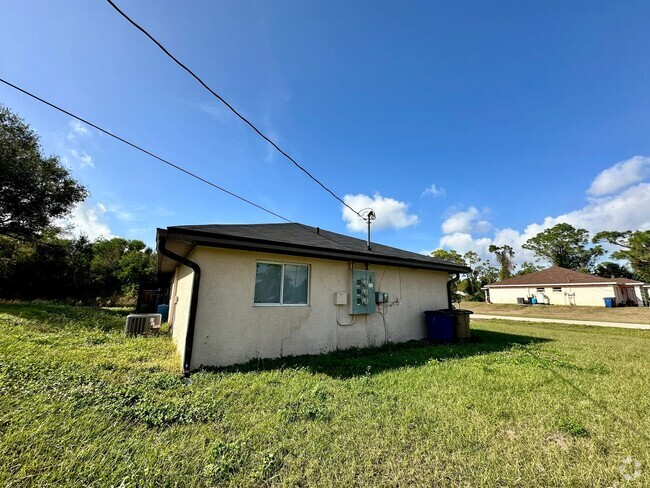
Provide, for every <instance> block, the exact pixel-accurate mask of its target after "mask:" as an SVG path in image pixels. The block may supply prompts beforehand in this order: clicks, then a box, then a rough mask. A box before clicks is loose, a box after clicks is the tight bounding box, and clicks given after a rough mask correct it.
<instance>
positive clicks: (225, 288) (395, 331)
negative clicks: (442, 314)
mask: <svg viewBox="0 0 650 488" xmlns="http://www.w3.org/2000/svg"><path fill="white" fill-rule="evenodd" d="M156 242H157V249H158V264H157V266H158V275H159V279H160V280H161V281H166V282H168V283H170V284H171V290H170V310H169V321H170V323H171V326H172V335H173V338H174V340H175V342H176V344H177V347H178V349H179V351H180V353H181V354H182V357H183V372H184V373H186V374H188V373H189V372H190V371H191V370H194V369H197V368H199V367H200V366H226V365H231V364H237V363H241V362H245V361H248V360H251V359H254V358H276V357H281V356H288V355H298V354H317V353H322V352H327V351H333V350H337V349H345V348H350V347H365V346H374V345H380V344H383V343H385V342H387V341H391V342H400V341H408V340H412V339H421V338H423V337H425V336H426V332H425V331H426V327H425V322H424V314H423V312H424V311H425V310H437V309H443V308H448V307H451V302H450V293H449V285H448V283H449V282H450V281H453V280H449V274H450V273H452V274H458V273H466V272H468V271H469V270H470V269H469V268H468V267H466V266H460V265H457V264H454V263H450V262H447V261H442V260H439V259H434V258H432V257H428V256H424V255H421V254H416V253H412V252H408V251H404V250H401V249H396V248H393V247H389V246H383V245H380V244H375V243H372V244H371V245H368V244H367V242H366V241H364V240H360V239H355V238H352V237H348V236H345V235H341V234H336V233H334V232H328V231H325V230H322V229H319V228H318V227H309V226H306V225H302V224H297V223H296V224H294V223H292V224H257V225H189V226H178V227H168V228H167V229H158V230H157V236H156ZM456 278H457V277H456Z"/></svg>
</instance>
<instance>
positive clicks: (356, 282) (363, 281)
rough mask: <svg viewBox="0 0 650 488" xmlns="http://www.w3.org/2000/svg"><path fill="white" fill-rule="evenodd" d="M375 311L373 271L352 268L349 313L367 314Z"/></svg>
mask: <svg viewBox="0 0 650 488" xmlns="http://www.w3.org/2000/svg"><path fill="white" fill-rule="evenodd" d="M375 311H376V307H375V272H374V271H366V270H363V269H353V270H352V296H351V297H350V314H351V315H367V314H369V313H375Z"/></svg>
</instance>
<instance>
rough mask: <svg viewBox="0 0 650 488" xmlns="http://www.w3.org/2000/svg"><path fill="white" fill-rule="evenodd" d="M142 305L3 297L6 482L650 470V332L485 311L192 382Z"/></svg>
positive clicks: (481, 477) (575, 475) (1, 459)
mask: <svg viewBox="0 0 650 488" xmlns="http://www.w3.org/2000/svg"><path fill="white" fill-rule="evenodd" d="M126 313H127V312H126V311H117V312H115V311H112V310H102V309H90V308H81V307H77V308H72V307H66V306H58V305H51V304H0V485H1V486H9V487H24V486H39V487H40V486H79V487H82V486H83V487H85V486H133V487H149V486H151V487H154V486H156V487H158V486H197V487H202V486H206V487H208V486H296V485H301V486H405V485H406V486H410V485H414V486H423V485H426V486H623V484H624V483H627V482H626V480H625V478H623V475H622V473H621V470H620V466H621V465H622V464H623V463H625V462H626V461H625V460H626V459H630V460H631V461H630V462H631V463H632V464H633V465H635V466H636V464H635V463H636V462H637V461H638V463H640V466H641V468H640V469H641V474H640V477H639V478H638V479H635V481H634V483H636V484H637V485H638V486H644V485H648V484H650V478H648V475H649V473H648V471H647V470H646V467H647V466H650V454H649V453H650V441H649V437H648V434H647V433H648V432H649V431H650V419H649V416H648V415H647V412H648V411H650V399H649V398H648V395H647V385H648V384H650V364H649V362H648V359H647V358H648V357H650V355H649V354H648V353H649V352H650V335H649V334H648V333H647V332H645V331H634V330H621V329H607V328H589V327H584V326H564V325H560V324H555V325H553V324H527V323H508V322H504V321H490V322H485V323H480V322H478V321H473V323H472V325H473V331H474V336H475V337H476V338H477V342H474V343H469V344H463V345H446V346H435V347H432V346H429V345H426V344H423V343H419V342H413V343H409V344H403V345H394V344H393V345H387V346H384V347H380V348H373V349H356V350H351V351H339V352H335V353H332V354H326V355H322V356H300V357H295V358H280V359H277V360H264V361H254V362H251V363H248V364H245V365H238V366H233V367H230V368H222V369H204V370H201V371H198V372H196V373H194V374H193V375H192V377H191V380H190V381H184V380H181V378H180V376H179V371H180V359H179V357H178V354H177V352H176V350H175V347H174V344H173V343H172V341H171V339H170V338H169V336H166V335H161V336H158V337H125V336H124V335H123V327H124V318H125V315H126ZM628 464H629V463H628ZM635 469H636V468H635ZM626 486H627V485H626ZM630 486H632V484H630Z"/></svg>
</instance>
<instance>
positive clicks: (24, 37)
mask: <svg viewBox="0 0 650 488" xmlns="http://www.w3.org/2000/svg"><path fill="white" fill-rule="evenodd" d="M118 5H120V7H121V8H123V9H124V10H125V11H126V12H127V13H128V14H129V15H131V16H132V17H133V18H134V19H135V20H136V21H138V22H140V23H141V24H142V25H143V26H144V27H145V28H147V29H148V30H149V31H150V32H151V33H152V34H153V35H154V36H156V37H157V38H158V39H159V40H160V41H161V42H163V44H165V45H166V46H167V47H168V48H169V49H170V50H171V51H172V52H173V53H174V54H175V55H177V56H178V57H179V58H180V59H181V60H183V61H184V62H185V63H186V64H188V65H189V66H190V67H192V68H193V69H194V70H195V71H196V72H197V73H198V74H199V75H200V76H202V77H203V78H204V79H205V80H206V81H207V82H208V83H209V84H210V85H211V86H212V87H213V88H215V89H216V90H217V91H218V92H219V93H221V94H222V95H223V96H224V97H225V98H226V99H228V100H229V101H230V102H231V103H232V104H233V105H234V106H235V107H237V108H238V109H239V110H240V111H241V112H242V113H243V114H245V115H246V116H247V117H249V118H250V119H251V120H252V121H253V122H254V123H256V124H257V125H258V126H259V127H260V128H261V129H262V130H263V131H264V132H266V133H267V134H269V135H270V136H271V137H272V138H274V139H275V140H276V141H277V142H278V143H279V144H280V146H282V147H283V148H285V149H286V150H287V151H288V152H289V153H290V154H292V155H293V156H294V157H295V158H296V159H297V160H298V161H300V162H301V163H302V164H304V165H305V166H306V167H307V168H308V169H309V170H310V171H312V172H313V173H314V174H315V175H316V176H317V177H319V178H320V179H321V180H323V181H324V182H325V183H326V184H327V185H328V186H329V187H330V188H332V189H333V190H334V191H335V192H336V193H337V194H339V195H341V196H347V201H349V202H350V203H351V204H352V206H353V207H355V208H360V207H361V206H364V207H365V206H372V207H373V208H375V210H376V212H377V214H378V221H377V223H376V225H375V227H376V229H375V231H374V232H373V237H374V239H375V240H377V241H379V242H382V243H385V244H389V245H394V246H398V247H402V248H405V249H410V250H413V251H416V252H421V251H426V250H431V249H435V248H437V247H440V246H445V247H448V248H449V247H452V248H456V249H458V250H459V251H461V252H462V251H466V250H470V249H473V250H476V251H478V252H479V253H480V254H481V255H483V256H487V247H488V246H489V244H491V243H496V244H504V243H509V244H511V245H514V246H515V248H516V251H517V260H519V261H521V260H524V259H527V258H528V257H529V256H527V255H526V253H525V252H522V251H521V249H520V247H519V246H520V244H521V243H522V242H523V241H524V240H525V239H526V238H528V237H530V236H532V235H534V234H535V233H537V232H539V231H540V230H542V229H543V228H545V227H548V226H550V225H553V224H554V223H557V222H560V221H567V222H569V223H572V224H573V225H576V226H580V227H584V228H587V229H589V230H590V231H592V232H596V231H599V230H603V229H620V230H624V229H628V228H631V229H637V228H638V229H648V228H650V210H649V209H650V184H649V183H648V181H650V158H648V157H647V156H648V155H650V137H648V136H649V128H650V91H649V90H648V86H650V57H649V56H648V55H647V53H648V52H650V31H649V30H648V29H647V19H648V18H650V4H649V3H647V2H643V1H630V2H625V3H612V2H604V1H603V2H445V3H439V2H410V3H409V2H338V1H329V2H313V1H308V2H297V1H294V2H288V1H273V2H268V1H267V2H261V1H259V2H255V1H231V2H208V1H203V2H200V1H195V2H154V1H137V2H136V1H125V0H123V1H120V2H118ZM0 14H1V16H2V18H3V28H2V29H1V30H0V45H1V46H2V49H1V50H0V76H1V77H3V78H5V79H7V80H8V81H11V82H13V83H15V84H18V85H20V86H22V87H24V88H26V89H28V90H30V91H33V92H34V93H36V94H38V95H40V96H42V97H44V98H46V99H49V100H51V101H53V102H55V103H58V104H60V105H61V106H63V107H65V108H67V109H69V110H71V111H73V112H76V113H78V114H80V115H82V116H85V117H87V118H88V119H90V120H92V121H95V122H96V123H98V124H99V125H101V126H104V127H106V128H108V129H110V130H112V131H114V132H115V133H117V134H119V135H121V136H123V137H126V138H127V139H130V140H132V141H134V142H136V143H138V144H140V145H142V146H144V147H146V148H148V149H151V150H153V151H154V152H156V153H158V154H160V155H161V156H163V157H165V158H168V159H170V160H172V161H174V162H176V163H178V164H181V165H183V166H185V167H187V168H188V169H191V170H193V171H196V172H197V173H199V174H200V175H202V176H204V177H205V178H208V179H211V180H213V181H215V182H216V183H218V184H220V185H222V186H224V187H226V188H228V189H229V190H231V191H234V192H236V193H239V194H241V195H242V196H244V197H246V198H249V199H251V200H253V201H255V202H258V203H260V204H261V205H264V206H266V207H268V208H270V209H271V210H273V211H275V212H277V213H279V214H282V215H284V216H286V217H287V218H289V219H291V220H296V221H300V222H303V223H306V224H310V225H314V226H320V227H322V228H327V229H330V230H333V231H336V232H342V233H346V234H352V235H357V236H359V237H363V225H359V224H363V222H362V221H358V220H351V221H350V220H346V218H345V217H346V215H345V213H344V212H343V209H342V206H341V204H340V203H338V202H337V201H336V200H334V199H333V198H332V197H331V196H329V195H328V194H326V193H325V192H324V191H322V190H321V189H320V188H319V187H318V186H316V185H315V184H314V183H313V182H311V181H310V180H309V179H307V178H306V177H305V176H304V175H303V174H302V173H301V172H299V171H298V170H297V169H296V168H295V167H293V166H292V165H291V164H290V163H289V162H288V161H286V160H285V159H283V158H282V157H281V156H280V155H278V154H277V153H274V152H273V151H272V150H271V149H270V147H269V146H268V144H267V143H265V142H264V141H263V140H261V139H260V138H259V137H257V136H256V135H254V134H253V133H252V132H251V131H250V129H248V128H247V127H246V126H244V124H243V123H242V122H241V121H239V120H238V119H236V118H235V117H234V115H232V114H231V113H229V112H227V111H226V110H225V109H224V108H223V107H222V106H221V105H220V104H219V103H218V102H217V101H216V100H215V99H214V98H212V97H211V96H210V95H209V94H208V93H207V92H205V91H204V90H203V89H202V88H201V87H199V86H198V85H197V83H196V82H195V81H194V80H192V79H191V78H190V77H189V76H188V75H187V74H186V73H184V72H183V71H181V70H180V68H178V67H177V66H176V65H174V64H173V63H172V62H171V61H170V60H169V59H168V58H167V57H165V56H164V55H163V54H162V53H161V52H160V51H159V50H158V49H157V48H156V47H155V46H154V45H153V44H152V43H151V42H150V41H148V40H147V39H146V38H145V37H144V36H143V35H142V34H140V33H139V32H137V31H136V30H135V29H134V28H133V27H132V26H130V25H129V24H127V23H126V21H125V20H124V19H122V18H121V17H120V16H119V15H118V14H117V13H116V12H115V11H114V10H113V9H112V8H111V7H110V6H109V5H108V3H106V2H102V1H95V2H88V1H61V2H37V1H27V0H25V1H7V2H3V3H2V5H1V6H0ZM0 102H2V103H4V104H6V105H7V106H9V107H10V108H12V109H13V110H14V111H15V112H17V113H19V114H20V115H21V116H22V117H24V118H25V119H26V120H27V122H28V123H30V124H31V125H32V126H33V127H34V128H35V129H36V130H37V132H38V133H39V134H40V136H41V139H42V144H43V148H44V150H45V151H46V152H47V153H52V154H58V155H59V156H61V157H62V158H63V159H64V161H66V164H68V165H69V166H70V167H71V168H72V171H73V172H74V175H75V176H76V177H77V178H78V179H79V180H81V181H82V182H83V183H84V184H85V185H87V187H88V189H89V190H90V192H91V197H90V199H89V200H88V201H87V202H86V203H84V204H83V205H81V206H80V207H79V208H78V209H76V210H75V212H74V214H73V216H72V218H71V221H72V222H73V223H75V224H76V226H77V232H79V231H83V232H86V233H87V234H89V235H90V236H91V237H96V236H97V235H100V234H103V235H105V236H110V235H120V236H125V237H129V238H140V239H143V240H145V241H146V242H148V243H149V244H153V241H154V236H155V228H156V227H167V226H170V225H178V224H202V223H222V222H223V223H226V222H227V223H257V222H271V221H275V220H276V219H274V218H273V217H270V216H268V215H266V214H264V213H262V212H260V211H259V210H257V209H255V208H252V207H248V206H246V205H245V204H243V203H241V202H238V201H237V200H234V199H232V198H231V197H228V196H226V195H223V194H220V193H218V192H217V191H215V190H214V189H211V188H209V187H207V186H205V185H203V184H201V183H199V182H196V181H194V180H191V179H189V178H187V177H186V176H184V175H182V174H179V173H176V172H174V171H173V170H171V169H169V168H166V167H163V166H161V165H160V163H158V162H156V161H154V160H151V159H149V158H147V157H146V156H144V155H141V154H139V153H137V152H134V151H133V150H132V149H130V148H128V147H125V146H123V145H121V144H120V143H117V142H115V141H113V140H111V139H110V138H108V137H106V136H102V135H101V134H99V133H97V132H96V131H94V130H92V129H88V128H84V127H83V126H79V125H77V124H74V123H73V122H72V120H71V119H70V118H69V117H66V116H64V115H61V114H58V113H56V112H54V111H52V110H51V109H50V108H48V107H45V106H42V105H39V103H38V102H35V101H33V100H30V99H28V98H26V97H25V96H24V95H21V94H19V93H17V92H14V91H12V89H11V88H9V87H6V86H0ZM427 189H429V191H427Z"/></svg>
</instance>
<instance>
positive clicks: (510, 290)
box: [484, 266, 643, 306]
mask: <svg viewBox="0 0 650 488" xmlns="http://www.w3.org/2000/svg"><path fill="white" fill-rule="evenodd" d="M642 286H643V282H641V281H637V280H632V279H627V278H603V277H602V276H594V275H590V274H587V273H580V272H578V271H573V270H571V269H566V268H560V267H557V266H554V267H551V268H548V269H543V270H541V271H536V272H534V273H529V274H525V275H522V276H515V277H514V278H510V279H507V280H503V281H499V282H497V283H492V284H489V285H487V286H486V287H485V288H484V289H485V290H486V298H487V299H488V301H490V302H491V303H520V302H521V299H526V300H527V299H529V298H531V297H535V298H536V300H537V301H538V302H539V303H548V304H550V305H591V306H603V305H604V303H605V302H604V299H605V298H614V301H615V303H617V304H620V303H627V304H630V305H631V304H634V305H641V304H642V303H643V298H642V294H641V288H642Z"/></svg>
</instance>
